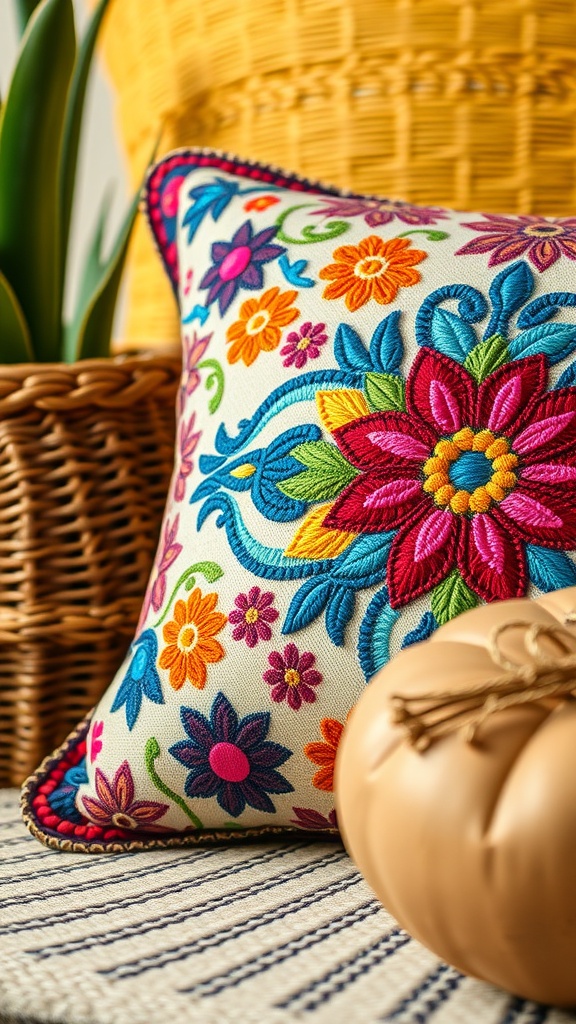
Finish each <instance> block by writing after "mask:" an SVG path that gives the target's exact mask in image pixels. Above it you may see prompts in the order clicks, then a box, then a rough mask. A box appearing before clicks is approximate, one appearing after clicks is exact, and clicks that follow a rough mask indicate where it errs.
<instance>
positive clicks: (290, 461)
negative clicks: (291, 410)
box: [250, 423, 321, 523]
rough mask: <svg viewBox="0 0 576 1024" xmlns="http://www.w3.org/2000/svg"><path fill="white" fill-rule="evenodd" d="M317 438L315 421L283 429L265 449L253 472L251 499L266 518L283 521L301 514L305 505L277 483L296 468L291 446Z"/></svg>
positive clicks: (285, 521)
mask: <svg viewBox="0 0 576 1024" xmlns="http://www.w3.org/2000/svg"><path fill="white" fill-rule="evenodd" d="M320 437H321V431H320V428H319V427H318V426H317V425H316V424H315V423H307V424H303V425H302V426H299V427H292V428H291V429H290V430H285V431H284V432H283V433H282V434H280V436H279V437H277V438H275V440H274V441H272V442H271V444H270V445H269V446H268V448H267V449H266V450H265V452H264V454H263V458H261V459H260V462H259V464H258V466H257V470H256V473H255V475H254V483H253V485H252V501H253V502H254V504H255V506H256V508H257V509H258V511H259V512H261V513H262V515H263V516H265V517H266V519H271V520H272V521H273V522H277V523H287V522H291V521H292V520H294V519H299V518H300V516H303V515H304V514H305V512H306V504H305V503H304V502H302V501H300V500H298V499H296V498H295V497H293V496H292V495H289V494H287V493H286V492H283V491H282V490H281V489H280V488H279V486H278V484H279V483H280V482H281V481H283V480H286V479H288V478H289V477H291V476H294V472H295V470H298V469H300V466H299V464H298V462H297V461H296V459H295V458H294V457H293V455H292V449H293V448H295V447H297V446H298V445H299V444H302V443H305V442H314V441H318V440H319V439H320ZM250 461H252V459H251V458H250Z"/></svg>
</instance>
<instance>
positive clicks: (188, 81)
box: [104, 0, 576, 345]
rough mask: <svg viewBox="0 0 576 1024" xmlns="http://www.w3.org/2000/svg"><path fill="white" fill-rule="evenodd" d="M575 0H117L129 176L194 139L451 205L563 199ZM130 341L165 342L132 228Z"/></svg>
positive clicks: (165, 300)
mask: <svg viewBox="0 0 576 1024" xmlns="http://www.w3.org/2000/svg"><path fill="white" fill-rule="evenodd" d="M575 38H576V3H575V2H574V0H146V2H145V3H142V0H122V2H118V3H115V4H113V5H111V10H110V16H109V21H108V25H107V30H106V33H105V40H104V44H105V51H106V57H107V63H108V66H109V68H110V70H111V74H112V79H113V81H114V84H115V86H116V89H117V94H118V113H119V120H120V125H121V129H122V134H123V137H124V142H125V145H126V149H127V152H128V158H129V164H130V170H131V175H132V179H133V183H134V184H136V183H137V181H138V180H139V178H140V177H141V174H142V169H143V167H144V166H145V163H146V159H147V157H148V155H149V153H150V148H151V146H152V141H153V139H154V137H155V135H156V133H157V131H158V127H159V125H160V124H161V125H162V126H163V127H164V136H163V138H162V148H163V149H164V150H167V149H169V148H172V147H174V146H191V145H202V146H209V147H212V148H215V149H222V150H226V151H229V152H233V153H237V154H238V155H239V156H242V157H245V158H251V159H254V160H263V161H268V162H271V163H273V164H276V165H279V166H282V167H285V168H288V169H290V170H295V171H299V172H300V173H302V174H305V175H307V176H309V177H312V178H321V179H323V180H325V181H329V182H333V183H334V184H337V185H340V186H342V187H345V188H349V189H353V190H355V191H359V192H369V193H379V194H381V195H388V196H391V197H394V198H401V199H408V200H412V201H416V202H422V203H425V204H426V203H431V204H433V205H436V204H444V205H447V206H452V207H455V208H456V209H473V210H487V211H495V210H499V211H508V212H514V211H522V212H524V213H528V212H539V213H544V214H552V215H553V214H556V215H560V214H566V213H573V212H574V210H575V208H576V51H575V48H574V40H575ZM133 255H134V266H133V284H132V291H131V296H130V308H129V317H128V327H127V340H128V341H129V342H130V343H132V344H137V345H141V344H142V343H146V344H148V343H149V342H162V341H165V340H166V339H167V338H175V337H176V321H175V316H174V303H173V299H172V297H171V295H170V293H169V289H168V287H167V285H166V284H165V282H164V281H163V279H162V275H161V271H160V269H159V263H158V260H157V258H156V256H155V254H154V252H153V250H152V247H151V245H150V242H149V240H148V238H147V236H146V232H145V228H144V227H143V225H140V226H139V229H138V233H137V236H136V239H135V246H134V254H133Z"/></svg>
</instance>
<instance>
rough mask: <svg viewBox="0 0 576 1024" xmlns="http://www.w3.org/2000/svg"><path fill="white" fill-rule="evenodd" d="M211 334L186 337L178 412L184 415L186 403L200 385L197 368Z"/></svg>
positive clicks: (193, 334)
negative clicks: (200, 336) (201, 336)
mask: <svg viewBox="0 0 576 1024" xmlns="http://www.w3.org/2000/svg"><path fill="white" fill-rule="evenodd" d="M211 340H212V335H211V334H206V335H205V336H204V337H203V338H199V337H198V335H197V333H196V331H193V332H192V336H190V335H189V334H185V335H184V352H183V356H182V386H181V388H180V392H179V395H178V412H179V413H180V415H182V412H183V409H184V402H185V401H186V398H188V396H189V395H191V394H192V392H193V391H195V390H196V388H197V387H198V385H199V383H200V374H199V372H198V369H197V366H198V363H199V362H200V360H201V359H202V357H203V355H204V353H205V351H206V349H207V348H208V345H209V343H210V341H211Z"/></svg>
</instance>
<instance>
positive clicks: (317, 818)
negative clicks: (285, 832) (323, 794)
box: [290, 807, 338, 832]
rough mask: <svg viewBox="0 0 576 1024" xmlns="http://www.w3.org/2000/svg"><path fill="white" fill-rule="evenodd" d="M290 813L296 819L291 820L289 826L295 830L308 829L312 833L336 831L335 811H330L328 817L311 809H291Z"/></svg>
mask: <svg viewBox="0 0 576 1024" xmlns="http://www.w3.org/2000/svg"><path fill="white" fill-rule="evenodd" d="M292 811H293V813H294V814H295V815H296V817H295V818H292V819H291V821H290V824H291V825H296V826H297V828H306V829H310V830H311V831H312V832H326V831H330V832H333V831H334V830H337V829H338V821H337V819H336V811H335V810H332V811H330V813H329V815H328V817H325V815H324V814H320V812H319V811H315V810H313V808H312V807H293V808H292Z"/></svg>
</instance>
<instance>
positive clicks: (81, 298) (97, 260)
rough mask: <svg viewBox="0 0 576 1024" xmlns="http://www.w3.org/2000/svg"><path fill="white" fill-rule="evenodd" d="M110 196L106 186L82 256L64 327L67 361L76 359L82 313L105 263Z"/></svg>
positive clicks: (98, 282)
mask: <svg viewBox="0 0 576 1024" xmlns="http://www.w3.org/2000/svg"><path fill="white" fill-rule="evenodd" d="M112 198H113V190H112V188H111V187H108V188H107V189H106V190H105V191H104V195H103V197H102V202H101V204H100V211H99V214H98V219H97V221H96V226H95V228H94V233H93V235H92V239H91V241H90V244H89V246H88V248H87V250H86V255H85V257H84V265H83V267H82V272H81V275H80V286H79V288H78V295H77V297H76V305H75V310H74V315H73V318H72V320H71V322H70V323H69V324H67V325H66V328H65V335H64V351H63V357H64V359H65V361H66V362H68V363H71V362H73V361H74V360H75V359H76V347H77V342H78V336H79V334H80V331H81V327H82V322H83V319H84V315H85V313H86V310H87V308H88V305H89V303H90V300H91V298H92V296H93V295H94V293H95V292H96V290H97V289H98V286H99V284H100V280H101V278H102V275H103V272H104V266H105V264H104V260H103V258H102V255H103V251H104V232H105V228H106V224H107V221H108V217H109V215H110V209H111V206H112Z"/></svg>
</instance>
